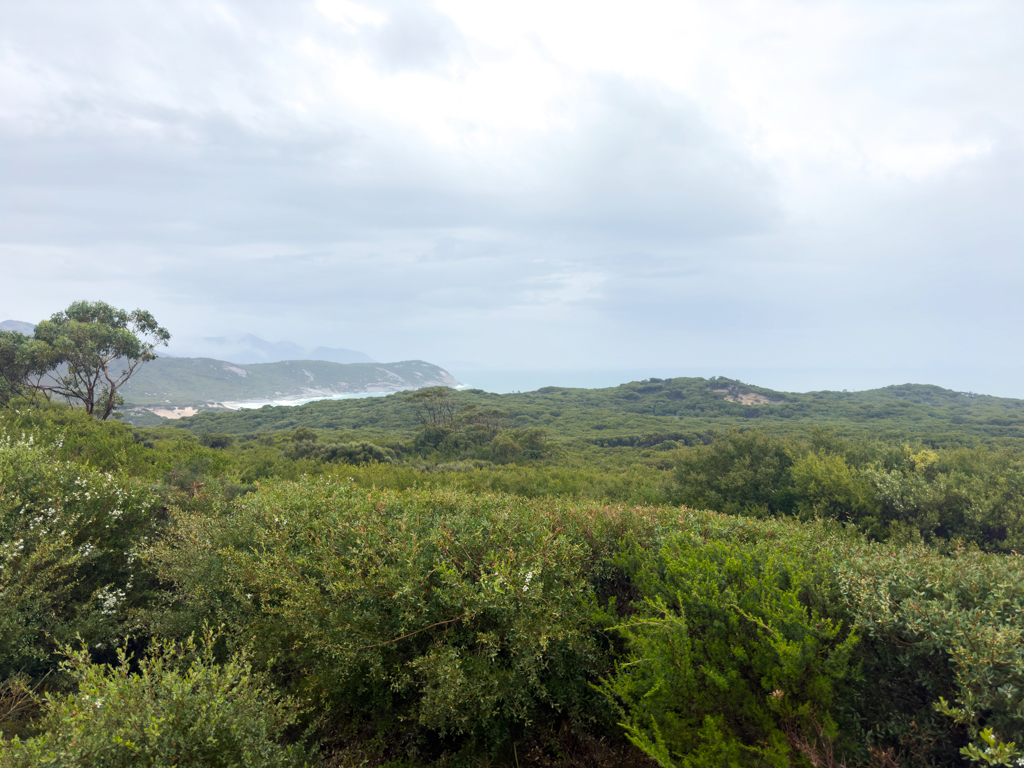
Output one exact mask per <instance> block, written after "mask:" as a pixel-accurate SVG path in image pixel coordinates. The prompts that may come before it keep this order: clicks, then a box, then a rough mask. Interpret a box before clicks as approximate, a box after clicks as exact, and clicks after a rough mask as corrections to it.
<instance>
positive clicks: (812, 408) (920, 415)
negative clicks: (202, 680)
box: [179, 378, 1024, 447]
mask: <svg viewBox="0 0 1024 768" xmlns="http://www.w3.org/2000/svg"><path fill="white" fill-rule="evenodd" d="M450 396H451V399H452V402H453V404H454V405H455V407H456V409H457V410H459V411H461V412H463V413H466V412H468V411H467V409H475V411H476V412H481V411H487V410H498V411H501V412H503V413H504V414H506V416H507V417H508V418H510V419H512V420H513V421H514V422H516V423H517V424H518V425H519V426H524V427H543V428H544V429H545V430H547V431H548V433H549V434H550V435H551V436H552V437H555V438H557V439H560V440H563V441H566V440H572V441H579V442H583V443H589V444H592V445H598V446H604V447H615V446H633V445H645V444H647V445H653V444H657V443H660V442H664V441H666V440H673V441H676V442H680V443H686V444H694V443H696V442H701V441H703V440H704V439H705V438H706V436H707V435H708V434H710V433H715V432H722V431H727V430H728V429H729V428H730V427H734V426H735V427H740V428H745V427H752V426H759V427H761V428H762V429H765V430H768V431H771V432H774V433H779V434H785V433H795V432H807V431H809V430H811V429H813V428H814V427H817V426H820V427H829V428H833V429H836V430H837V431H838V432H840V433H842V434H850V435H853V434H866V435H872V436H883V435H888V436H897V435H898V436H906V437H908V438H913V437H922V438H926V439H929V440H936V441H947V442H951V443H962V442H964V441H981V442H997V443H1016V442H1017V441H1019V440H1022V439H1024V401H1022V400H1015V399H1010V398H998V397H990V396H987V395H974V394H972V393H960V392H955V391H952V390H948V389H943V388H941V387H937V386H931V385H920V384H904V385H898V386H891V387H884V388H882V389H874V390H868V391H864V392H807V393H790V392H776V391H773V390H769V389H764V388H761V387H756V386H750V385H746V384H743V383H741V382H738V381H733V380H730V379H724V378H712V379H702V378H675V379H664V380H662V379H648V380H644V381H638V382H631V383H628V384H622V385H620V386H618V387H609V388H605V389H569V388H562V387H543V388H541V389H539V390H537V391H535V392H527V393H515V394H505V395H497V394H491V393H486V392H483V391H481V390H466V391H462V392H452V393H451V395H450ZM179 426H181V427H183V428H186V429H188V430H190V431H192V432H194V433H196V434H203V433H213V432H217V433H225V434H241V433H265V432H273V431H278V430H283V429H293V428H295V427H298V426H307V427H311V428H318V429H344V430H348V431H352V432H358V433H360V434H365V435H367V436H373V435H385V434H390V435H406V436H411V435H412V434H414V433H415V431H416V430H417V429H418V426H419V416H418V412H417V408H416V405H415V404H414V403H413V402H410V401H409V399H408V398H407V397H394V396H391V397H383V398H374V399H372V400H349V401H322V402H313V403H308V404H306V405H303V406H301V407H296V408H261V409H259V410H257V411H246V412H237V413H204V414H201V415H198V416H195V417H193V418H190V419H183V420H181V422H179Z"/></svg>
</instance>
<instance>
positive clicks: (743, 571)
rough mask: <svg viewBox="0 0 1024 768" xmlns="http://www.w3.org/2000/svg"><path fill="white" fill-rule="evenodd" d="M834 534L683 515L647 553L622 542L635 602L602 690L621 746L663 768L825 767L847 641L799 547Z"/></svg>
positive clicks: (809, 547)
mask: <svg viewBox="0 0 1024 768" xmlns="http://www.w3.org/2000/svg"><path fill="white" fill-rule="evenodd" d="M837 535H838V533H837V531H836V530H835V529H834V528H828V527H826V526H823V525H817V526H806V527H803V528H801V527H799V526H797V525H793V524H787V523H780V522H770V523H769V522H763V521H761V522H758V521H752V520H743V519H736V518H731V519H730V518H725V517H722V516H717V515H711V514H707V513H704V514H703V515H701V514H699V513H691V515H690V516H689V519H687V520H685V521H683V525H682V530H680V531H677V532H675V533H672V534H669V536H668V537H667V538H666V539H665V540H664V541H663V542H662V543H661V545H660V547H657V548H655V549H653V550H648V549H647V548H645V547H640V546H637V545H636V544H635V543H634V544H632V545H630V546H628V548H627V549H626V550H625V551H624V552H623V553H622V554H621V555H620V556H619V557H618V558H617V563H618V564H619V566H620V567H621V568H622V569H623V571H624V572H625V573H626V574H627V575H628V576H629V577H630V579H631V580H632V583H633V584H634V585H635V588H636V589H637V590H638V592H639V595H640V597H641V598H642V601H641V602H639V604H637V605H636V608H637V609H638V611H637V613H636V614H635V615H633V616H632V617H630V618H629V620H628V621H626V622H625V623H624V624H622V625H621V627H620V629H621V631H622V632H623V634H624V635H625V637H626V639H627V640H628V641H629V654H628V657H627V658H625V659H624V660H622V661H620V662H619V663H618V664H617V665H616V669H615V673H614V674H613V675H612V676H610V677H609V678H608V679H607V680H605V681H604V683H603V687H602V690H603V691H604V693H605V694H606V695H607V696H608V697H609V699H611V700H612V701H614V702H616V703H617V704H618V705H619V707H620V708H621V710H620V711H621V714H622V717H623V725H624V727H625V728H626V733H627V736H628V737H629V739H630V741H632V742H633V743H634V744H636V745H637V746H638V747H640V748H641V749H642V750H643V751H644V752H646V753H647V754H648V755H650V756H651V757H653V758H654V759H656V760H657V761H658V763H659V764H660V765H662V766H665V768H672V767H673V766H677V765H678V766H687V767H688V768H689V767H690V766H692V767H693V768H698V767H699V766H706V765H730V766H732V765H736V766H740V765H751V766H754V765H773V766H779V767H780V768H781V767H782V766H790V765H793V764H801V762H802V761H803V760H807V761H810V762H811V764H813V765H824V764H826V763H823V762H816V761H819V760H822V759H823V757H824V756H827V755H829V754H831V753H833V752H834V750H835V748H836V741H837V737H838V724H837V722H836V709H837V705H838V703H839V701H841V699H842V694H843V692H844V690H845V688H846V684H847V681H848V679H849V678H850V677H851V675H852V669H851V665H850V659H851V654H852V652H853V651H854V649H855V647H856V644H857V637H856V634H855V633H853V632H851V631H850V626H849V623H848V622H845V621H843V618H842V609H841V606H839V605H838V604H837V601H835V599H834V598H835V595H834V594H832V593H831V592H830V589H829V579H828V575H827V574H828V566H829V563H828V560H829V558H828V557H827V556H826V555H825V554H824V552H823V550H821V549H820V547H819V546H817V545H813V542H814V539H815V538H816V537H820V538H822V539H823V540H828V539H829V538H835V537H836V536H837ZM815 551H817V553H818V554H813V553H814V552H815Z"/></svg>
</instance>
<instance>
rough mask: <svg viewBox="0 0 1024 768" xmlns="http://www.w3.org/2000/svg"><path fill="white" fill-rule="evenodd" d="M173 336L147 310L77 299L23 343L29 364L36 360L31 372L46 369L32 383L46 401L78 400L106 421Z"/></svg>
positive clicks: (40, 325)
mask: <svg viewBox="0 0 1024 768" xmlns="http://www.w3.org/2000/svg"><path fill="white" fill-rule="evenodd" d="M170 338H171V334H170V333H168V332H167V329H166V328H161V327H160V326H159V325H157V322H156V320H154V319H153V316H152V315H151V314H150V313H149V312H146V311H145V310H141V309H136V310H134V311H133V312H127V311H125V310H123V309H117V308H115V307H112V306H110V305H109V304H106V303H104V302H102V301H95V302H90V301H76V302H75V303H73V304H72V305H71V306H69V307H68V308H67V309H66V310H64V311H63V312H58V313H57V314H55V315H53V316H52V317H51V318H50V319H49V320H44V321H43V322H41V323H39V325H37V326H36V329H35V334H34V339H33V340H31V341H27V342H26V343H25V344H24V345H23V346H24V347H25V352H24V353H23V357H24V358H25V361H31V360H35V361H37V362H36V364H35V368H34V369H33V371H32V372H35V373H37V374H38V372H39V369H40V368H42V367H45V373H44V374H43V375H39V376H37V378H36V379H35V380H31V381H29V382H28V383H29V386H31V387H32V388H33V389H36V390H38V391H40V392H42V393H43V394H45V395H46V396H47V397H52V396H53V395H57V396H58V397H62V398H64V399H65V400H67V401H68V402H69V403H73V402H74V401H78V402H79V403H81V405H82V406H83V407H84V408H85V410H86V412H87V413H90V414H92V415H94V416H98V417H99V418H101V419H108V418H110V415H111V414H112V413H113V412H114V409H115V408H116V407H117V406H118V405H120V404H122V403H123V402H124V400H123V399H122V398H121V396H120V395H119V394H118V390H119V389H120V388H121V387H123V386H124V384H125V382H127V381H128V379H130V378H131V377H132V375H133V374H134V373H135V371H137V370H138V368H139V366H140V365H142V364H143V363H145V362H148V361H150V360H153V359H155V358H156V355H155V354H154V350H155V349H156V347H157V346H158V345H160V344H164V345H166V344H167V341H168V340H169V339H170ZM23 364H24V363H23ZM118 369H120V371H118Z"/></svg>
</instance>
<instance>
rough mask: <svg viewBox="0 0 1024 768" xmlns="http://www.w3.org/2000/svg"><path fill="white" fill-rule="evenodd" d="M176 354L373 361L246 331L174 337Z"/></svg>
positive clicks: (253, 360) (260, 360) (259, 360)
mask: <svg viewBox="0 0 1024 768" xmlns="http://www.w3.org/2000/svg"><path fill="white" fill-rule="evenodd" d="M170 349H171V351H172V352H173V353H174V354H173V356H174V357H211V358H214V359H217V360H231V361H232V362H235V363H242V364H249V365H252V364H256V363H279V362H285V361H288V360H323V361H326V362H329V363H372V362H375V361H374V360H373V358H371V357H370V356H369V355H367V354H366V353H365V352H357V351H356V350H354V349H343V348H340V347H325V346H319V347H306V346H303V345H300V344H296V343H295V342H293V341H276V342H275V341H266V340H264V339H261V338H259V337H258V336H253V335H252V334H251V333H247V334H244V335H241V336H213V337H205V338H201V339H184V340H181V339H174V340H172V341H171V347H170Z"/></svg>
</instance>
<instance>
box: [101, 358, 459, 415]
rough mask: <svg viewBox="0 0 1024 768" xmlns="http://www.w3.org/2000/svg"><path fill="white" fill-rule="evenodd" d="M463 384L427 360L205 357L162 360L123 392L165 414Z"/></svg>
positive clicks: (129, 401)
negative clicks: (249, 361) (236, 360)
mask: <svg viewBox="0 0 1024 768" xmlns="http://www.w3.org/2000/svg"><path fill="white" fill-rule="evenodd" d="M436 386H447V387H456V386H459V382H458V381H457V380H456V379H455V377H453V376H452V375H451V374H450V373H448V372H447V371H445V370H443V369H441V368H438V367H437V366H436V365H431V364H430V363H425V362H423V361H422V360H407V361H404V362H400V363H349V364H342V363H331V362H325V361H323V360H288V361H284V362H280V363H254V364H247V365H236V364H234V363H229V362H225V361H224V360H214V359H211V358H206V357H159V358H157V359H156V360H153V361H152V362H150V363H147V364H146V365H143V366H141V367H140V368H139V370H138V371H137V372H136V373H135V375H134V376H133V377H132V378H131V379H130V380H129V381H128V383H127V384H125V386H124V387H122V388H121V389H120V390H119V391H120V393H121V395H122V396H123V397H124V400H125V406H126V409H128V410H131V409H133V408H135V409H138V408H144V409H145V410H149V411H151V412H153V413H157V414H158V415H161V416H170V417H176V416H181V415H188V414H189V413H192V412H195V411H196V410H197V409H205V408H210V407H218V406H220V407H223V406H224V405H225V404H227V407H237V406H236V405H235V404H237V403H243V402H250V403H251V402H272V403H274V404H278V405H287V404H289V403H292V402H302V401H305V400H313V399H321V398H330V397H335V396H338V395H348V394H375V393H388V392H401V391H404V390H412V389H422V388H423V387H436Z"/></svg>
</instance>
